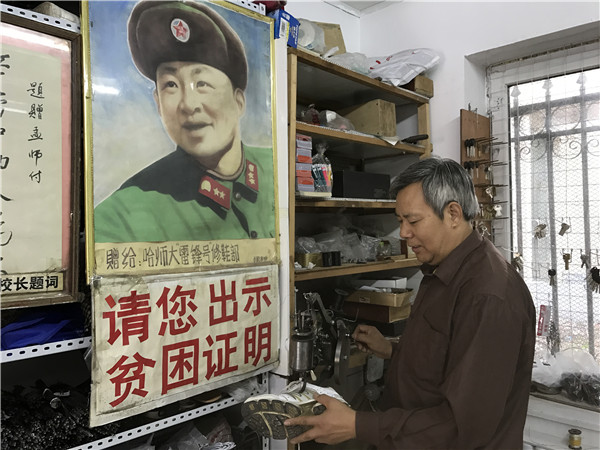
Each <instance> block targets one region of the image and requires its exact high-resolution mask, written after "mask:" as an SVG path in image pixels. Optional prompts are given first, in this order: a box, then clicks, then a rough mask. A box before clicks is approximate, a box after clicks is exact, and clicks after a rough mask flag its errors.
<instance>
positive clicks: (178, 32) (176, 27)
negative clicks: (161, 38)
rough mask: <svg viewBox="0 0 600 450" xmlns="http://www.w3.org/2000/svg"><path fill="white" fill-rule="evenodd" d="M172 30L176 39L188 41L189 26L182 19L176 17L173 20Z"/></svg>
mask: <svg viewBox="0 0 600 450" xmlns="http://www.w3.org/2000/svg"><path fill="white" fill-rule="evenodd" d="M171 31H172V32H173V36H175V38H176V39H178V40H180V41H182V42H186V41H187V40H188V38H189V32H190V30H189V28H188V26H187V24H186V23H185V22H184V21H183V20H181V19H175V20H174V21H173V22H171Z"/></svg>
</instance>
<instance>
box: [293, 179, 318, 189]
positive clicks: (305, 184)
mask: <svg viewBox="0 0 600 450" xmlns="http://www.w3.org/2000/svg"><path fill="white" fill-rule="evenodd" d="M296 190H297V191H298V192H314V191H315V182H314V180H313V177H312V176H311V177H296Z"/></svg>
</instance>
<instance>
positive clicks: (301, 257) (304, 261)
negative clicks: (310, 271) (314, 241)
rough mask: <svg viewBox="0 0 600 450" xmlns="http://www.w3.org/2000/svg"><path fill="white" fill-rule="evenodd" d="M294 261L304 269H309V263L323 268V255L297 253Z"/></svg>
mask: <svg viewBox="0 0 600 450" xmlns="http://www.w3.org/2000/svg"><path fill="white" fill-rule="evenodd" d="M294 261H295V262H297V263H298V264H300V265H301V266H302V267H308V263H313V264H314V265H315V266H316V267H323V254H322V253H296V254H295V255H294Z"/></svg>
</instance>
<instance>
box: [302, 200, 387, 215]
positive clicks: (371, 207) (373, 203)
mask: <svg viewBox="0 0 600 450" xmlns="http://www.w3.org/2000/svg"><path fill="white" fill-rule="evenodd" d="M395 208H396V202H395V200H367V199H354V198H328V199H325V200H318V199H315V200H307V199H298V198H297V199H296V210H300V211H308V212H310V211H322V210H324V209H333V210H345V209H352V210H357V211H358V210H367V212H369V213H379V212H381V213H386V214H387V213H390V212H393V211H394V209H395Z"/></svg>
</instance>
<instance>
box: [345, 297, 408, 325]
mask: <svg viewBox="0 0 600 450" xmlns="http://www.w3.org/2000/svg"><path fill="white" fill-rule="evenodd" d="M346 300H347V299H346ZM343 311H344V314H346V316H349V317H351V318H353V319H364V320H372V321H374V322H382V323H390V322H395V321H397V320H402V319H407V318H408V316H409V315H410V304H408V305H404V306H401V307H399V308H398V307H395V306H381V305H369V304H364V303H353V302H348V301H346V302H344V306H343Z"/></svg>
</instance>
